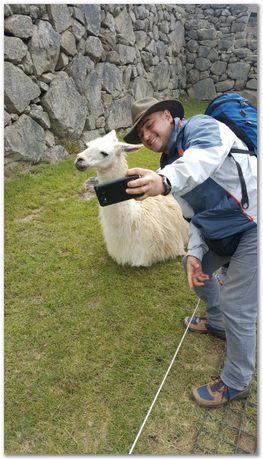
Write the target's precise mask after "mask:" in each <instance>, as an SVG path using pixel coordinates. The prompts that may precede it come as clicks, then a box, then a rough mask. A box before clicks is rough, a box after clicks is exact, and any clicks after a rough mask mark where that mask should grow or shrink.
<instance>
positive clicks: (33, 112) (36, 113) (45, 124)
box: [29, 104, 50, 129]
mask: <svg viewBox="0 0 263 460" xmlns="http://www.w3.org/2000/svg"><path fill="white" fill-rule="evenodd" d="M29 115H30V117H31V118H33V120H35V121H36V122H37V123H38V124H39V125H40V126H42V128H44V129H49V128H50V120H49V117H48V114H47V113H46V112H44V110H43V108H42V107H41V105H36V104H33V105H32V106H31V108H30V112H29Z"/></svg>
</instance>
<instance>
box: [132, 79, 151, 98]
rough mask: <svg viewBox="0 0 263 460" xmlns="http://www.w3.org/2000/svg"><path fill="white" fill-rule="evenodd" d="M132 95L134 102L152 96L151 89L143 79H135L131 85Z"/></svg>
mask: <svg viewBox="0 0 263 460" xmlns="http://www.w3.org/2000/svg"><path fill="white" fill-rule="evenodd" d="M132 94H133V97H134V99H135V100H137V99H141V98H143V97H146V96H153V88H152V86H151V84H150V83H149V82H148V81H147V80H146V79H145V78H143V77H137V78H135V80H134V82H133V85H132Z"/></svg>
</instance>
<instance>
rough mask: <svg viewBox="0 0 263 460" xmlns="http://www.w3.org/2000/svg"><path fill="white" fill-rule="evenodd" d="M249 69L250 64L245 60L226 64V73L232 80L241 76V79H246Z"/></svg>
mask: <svg viewBox="0 0 263 460" xmlns="http://www.w3.org/2000/svg"><path fill="white" fill-rule="evenodd" d="M249 70H250V64H247V63H246V62H233V63H230V64H228V67H227V74H228V76H229V77H230V78H231V79H232V80H238V79H239V78H240V77H241V76H242V80H247V77H248V74H249Z"/></svg>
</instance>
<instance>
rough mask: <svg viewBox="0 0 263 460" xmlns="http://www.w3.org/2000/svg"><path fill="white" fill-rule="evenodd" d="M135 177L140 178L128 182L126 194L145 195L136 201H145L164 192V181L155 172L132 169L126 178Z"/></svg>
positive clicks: (128, 171)
mask: <svg viewBox="0 0 263 460" xmlns="http://www.w3.org/2000/svg"><path fill="white" fill-rule="evenodd" d="M134 175H138V176H140V178H139V179H136V180H133V181H131V182H128V188H127V189H126V193H128V194H131V195H132V194H134V193H143V196H141V197H139V198H136V200H138V201H141V200H145V198H148V197H149V196H156V195H160V194H161V193H163V192H164V185H163V180H162V178H161V176H159V174H157V173H156V172H155V171H151V170H150V169H142V168H132V169H128V170H127V172H126V176H134Z"/></svg>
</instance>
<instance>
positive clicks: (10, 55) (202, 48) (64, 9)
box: [4, 4, 257, 164]
mask: <svg viewBox="0 0 263 460" xmlns="http://www.w3.org/2000/svg"><path fill="white" fill-rule="evenodd" d="M247 6H248V5H214V6H213V5H169V4H168V5H164V4H159V5H156V4H153V5H151V4H147V5H128V4H127V5H125V4H121V5H117V4H105V5H101V4H71V5H66V4H39V5H33V4H32V5H30V4H10V5H5V7H4V8H5V23H4V30H5V37H4V40H5V41H4V55H5V63H4V72H5V117H4V123H5V163H6V164H12V163H13V162H16V161H30V162H33V163H36V162H39V161H40V160H48V161H51V162H55V161H58V160H59V159H61V158H64V157H65V156H67V155H68V153H67V151H66V150H65V149H64V148H63V147H62V145H60V144H61V140H62V139H65V138H67V137H71V138H74V139H76V140H77V141H78V142H79V143H80V145H81V146H82V147H84V144H85V142H86V141H88V140H89V139H91V138H94V137H96V136H98V135H100V134H103V133H104V132H107V131H109V130H111V129H126V128H128V127H129V126H130V125H131V115H130V105H131V102H132V100H134V99H137V98H140V97H144V96H146V95H147V96H155V97H157V98H159V99H165V98H180V97H183V96H190V97H195V98H199V99H208V100H209V99H211V98H213V97H214V96H215V95H216V94H219V93H220V92H224V91H228V90H235V91H236V90H242V89H244V88H249V87H251V88H252V87H255V86H256V80H257V74H256V71H257V69H256V36H255V34H254V32H253V33H250V34H248V27H247V22H248V17H249V15H248V11H247Z"/></svg>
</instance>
